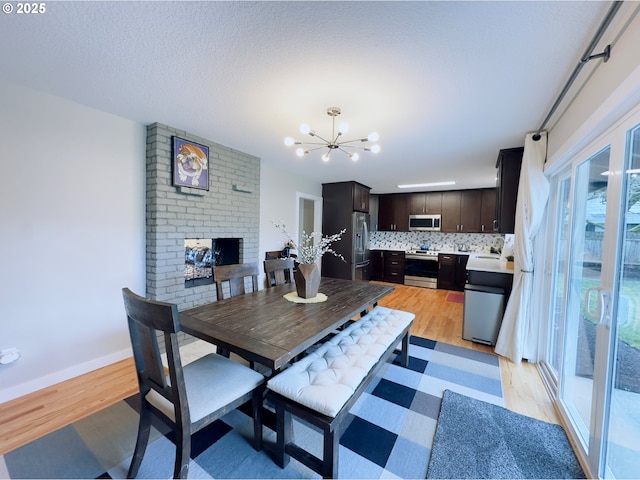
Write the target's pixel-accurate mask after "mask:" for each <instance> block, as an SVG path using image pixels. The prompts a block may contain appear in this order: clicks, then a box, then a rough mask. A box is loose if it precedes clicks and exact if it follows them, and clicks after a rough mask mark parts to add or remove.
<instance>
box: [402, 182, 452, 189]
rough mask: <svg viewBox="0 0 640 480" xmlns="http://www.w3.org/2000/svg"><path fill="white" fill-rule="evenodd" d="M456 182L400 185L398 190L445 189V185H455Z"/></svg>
mask: <svg viewBox="0 0 640 480" xmlns="http://www.w3.org/2000/svg"><path fill="white" fill-rule="evenodd" d="M455 184H456V182H453V181H451V182H431V183H410V184H407V185H398V188H420V187H444V186H445V185H455Z"/></svg>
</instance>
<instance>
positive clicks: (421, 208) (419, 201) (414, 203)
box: [407, 192, 442, 215]
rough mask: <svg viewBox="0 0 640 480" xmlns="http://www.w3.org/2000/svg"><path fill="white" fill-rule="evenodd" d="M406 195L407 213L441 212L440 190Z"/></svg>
mask: <svg viewBox="0 0 640 480" xmlns="http://www.w3.org/2000/svg"><path fill="white" fill-rule="evenodd" d="M407 196H408V200H407V204H408V205H407V206H408V209H409V215H421V214H427V213H428V214H437V213H442V192H417V193H410V194H407Z"/></svg>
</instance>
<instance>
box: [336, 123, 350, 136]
mask: <svg viewBox="0 0 640 480" xmlns="http://www.w3.org/2000/svg"><path fill="white" fill-rule="evenodd" d="M348 131H349V124H348V123H341V124H340V126H338V133H340V134H345V133H347V132H348Z"/></svg>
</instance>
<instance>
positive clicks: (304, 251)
mask: <svg viewBox="0 0 640 480" xmlns="http://www.w3.org/2000/svg"><path fill="white" fill-rule="evenodd" d="M271 223H273V225H274V227H276V228H279V229H280V231H281V232H282V233H284V234H285V235H286V236H287V239H288V240H287V245H289V242H290V243H291V244H292V245H293V248H296V249H297V250H298V258H297V261H298V262H299V263H316V262H317V261H318V260H320V259H321V258H322V256H323V255H324V254H325V253H331V254H332V255H335V256H336V257H338V258H340V259H341V260H342V261H344V257H343V256H342V255H341V254H339V253H338V252H336V251H335V250H333V249H332V248H331V244H332V243H333V242H337V241H338V240H340V239H341V238H342V235H343V234H344V233H346V231H347V229H346V228H343V229H342V230H340V232H338V233H334V234H333V235H325V236H322V234H321V233H320V232H312V233H311V234H307V233H306V232H304V231H303V232H302V245H300V246H296V242H295V241H294V240H293V238H291V235H289V232H287V227H285V225H284V224H283V223H276V222H274V221H272V222H271ZM316 238H317V239H318V241H317V242H316V241H315V239H316Z"/></svg>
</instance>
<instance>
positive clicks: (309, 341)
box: [180, 277, 394, 373]
mask: <svg viewBox="0 0 640 480" xmlns="http://www.w3.org/2000/svg"><path fill="white" fill-rule="evenodd" d="M393 290H394V287H392V286H388V285H380V284H374V283H368V282H356V281H350V280H341V279H336V278H326V277H323V278H322V279H321V281H320V293H323V294H325V295H326V296H327V299H326V301H324V302H320V303H294V302H291V301H289V300H287V299H286V298H284V295H285V294H287V293H289V292H294V291H295V284H284V285H278V286H275V287H271V288H266V289H264V290H258V291H255V292H252V293H248V294H244V295H238V296H236V297H232V298H228V299H225V300H219V301H216V302H212V303H208V304H206V305H201V306H198V307H195V308H190V309H188V310H184V311H182V312H180V323H181V327H182V331H184V332H185V333H188V334H189V335H192V336H194V337H197V338H199V339H202V340H205V341H207V342H210V343H213V344H215V345H216V346H218V348H222V349H226V350H228V351H230V352H234V353H236V354H238V355H240V356H241V357H243V358H245V359H246V360H248V361H250V362H254V363H259V364H261V365H264V366H265V367H267V368H269V369H271V370H272V372H273V373H276V372H278V371H279V370H280V369H282V367H283V366H285V365H287V364H288V363H289V362H290V361H291V360H292V359H294V358H295V357H296V356H297V355H299V354H301V353H303V352H304V351H305V350H307V349H308V348H309V347H311V346H312V345H313V344H315V343H317V342H318V341H320V340H322V339H323V338H324V337H325V336H326V335H328V334H329V333H331V332H332V331H334V330H335V329H337V328H339V327H341V326H342V325H344V324H345V323H347V322H349V321H350V320H351V319H353V318H357V316H358V315H359V314H361V313H363V312H366V311H367V310H368V309H369V307H371V306H373V305H376V304H377V303H378V301H379V300H380V299H382V298H384V297H385V296H386V295H388V294H389V293H391V292H392V291H393Z"/></svg>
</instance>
